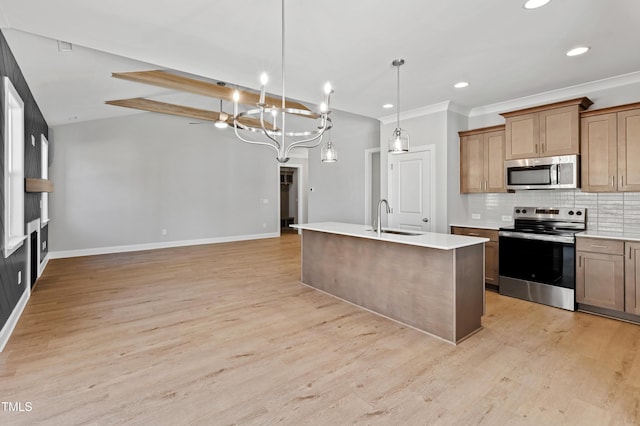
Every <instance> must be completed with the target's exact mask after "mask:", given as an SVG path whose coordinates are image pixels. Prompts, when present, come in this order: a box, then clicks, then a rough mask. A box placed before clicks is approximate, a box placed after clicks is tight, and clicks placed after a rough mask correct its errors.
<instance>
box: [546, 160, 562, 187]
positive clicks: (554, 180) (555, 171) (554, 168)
mask: <svg viewBox="0 0 640 426" xmlns="http://www.w3.org/2000/svg"><path fill="white" fill-rule="evenodd" d="M549 173H550V174H551V176H550V177H551V185H557V184H558V177H559V176H560V164H552V165H551V167H549Z"/></svg>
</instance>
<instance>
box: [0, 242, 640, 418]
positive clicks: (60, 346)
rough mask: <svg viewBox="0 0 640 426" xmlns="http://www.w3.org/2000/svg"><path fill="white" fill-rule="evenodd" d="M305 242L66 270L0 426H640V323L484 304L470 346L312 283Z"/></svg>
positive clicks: (7, 379)
mask: <svg viewBox="0 0 640 426" xmlns="http://www.w3.org/2000/svg"><path fill="white" fill-rule="evenodd" d="M299 250H300V245H299V240H298V236H297V235H286V236H283V237H282V238H280V239H277V238H276V239H269V240H259V241H249V242H238V243H230V244H217V245H209V246H197V247H187V248H177V249H166V250H155V251H146V252H137V253H126V254H117V255H105V256H93V257H85V258H75V259H63V260H54V261H51V262H50V263H49V266H48V268H47V270H46V271H45V274H44V276H43V277H42V278H41V280H40V281H39V282H38V286H37V289H36V291H35V292H34V294H33V295H32V298H31V300H30V302H29V305H28V306H27V308H26V310H25V312H24V314H23V316H22V318H21V320H20V322H19V324H18V326H17V328H16V330H15V333H14V335H13V336H12V338H11V340H10V341H9V343H8V345H7V347H6V349H5V351H4V352H3V353H1V354H0V400H2V401H14V402H22V403H25V402H27V401H28V402H31V403H32V406H33V409H32V411H31V412H23V413H9V412H2V411H1V408H2V407H0V424H3V425H4V424H12V425H13V424H34V423H40V422H42V423H44V424H55V425H71V424H120V423H124V422H128V423H129V424H145V425H148V424H154V425H158V424H167V425H178V424H216V425H228V424H255V425H263V424H287V425H304V424H309V425H325V424H326V425H332V426H337V425H348V424H382V425H425V424H429V425H431V424H442V425H451V424H460V425H468V424H487V425H507V424H508V425H518V424H530V425H551V424H580V425H606V424H616V425H617V424H639V423H640V351H639V349H640V326H637V325H632V324H628V323H624V322H619V321H614V320H610V319H606V318H601V317H597V316H592V315H588V314H582V313H571V312H567V311H563V310H560V309H555V308H550V307H546V306H542V305H538V304H534V303H528V302H524V301H519V300H516V299H511V298H505V297H502V296H499V295H497V294H495V293H487V315H486V316H485V317H483V325H484V329H483V330H482V331H480V332H479V333H478V334H476V335H475V336H473V337H471V338H470V339H469V340H467V341H465V342H463V343H462V344H460V345H459V346H457V347H456V346H452V345H450V344H447V343H444V342H441V341H440V340H437V339H435V338H432V337H429V336H427V335H424V334H422V333H420V332H417V331H415V330H412V329H409V328H406V327H403V326H401V325H399V324H397V323H394V322H391V321H389V320H387V319H384V318H380V317H378V316H376V315H374V314H371V313H368V312H365V311H363V310H360V309H358V308H356V307H353V306H351V305H348V304H346V303H343V302H340V301H338V300H336V299H333V298H331V297H330V296H327V295H324V294H321V293H318V292H316V291H313V290H311V289H309V288H307V287H305V286H303V285H301V284H300V282H299V276H300V270H299V261H300V252H299Z"/></svg>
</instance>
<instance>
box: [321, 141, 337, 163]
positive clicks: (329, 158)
mask: <svg viewBox="0 0 640 426" xmlns="http://www.w3.org/2000/svg"><path fill="white" fill-rule="evenodd" d="M320 159H321V160H322V162H323V163H335V162H336V161H338V153H337V152H336V150H335V149H334V148H333V144H332V143H331V141H329V142H327V143H326V144H325V145H324V146H323V147H322V151H321V154H320Z"/></svg>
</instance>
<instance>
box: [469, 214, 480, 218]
mask: <svg viewBox="0 0 640 426" xmlns="http://www.w3.org/2000/svg"><path fill="white" fill-rule="evenodd" d="M471 219H480V213H471Z"/></svg>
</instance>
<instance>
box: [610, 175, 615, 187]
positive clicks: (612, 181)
mask: <svg viewBox="0 0 640 426" xmlns="http://www.w3.org/2000/svg"><path fill="white" fill-rule="evenodd" d="M615 186H616V177H615V176H611V187H612V188H614V187H615Z"/></svg>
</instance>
